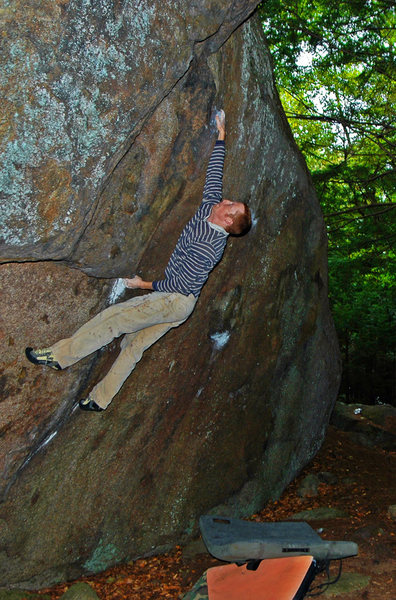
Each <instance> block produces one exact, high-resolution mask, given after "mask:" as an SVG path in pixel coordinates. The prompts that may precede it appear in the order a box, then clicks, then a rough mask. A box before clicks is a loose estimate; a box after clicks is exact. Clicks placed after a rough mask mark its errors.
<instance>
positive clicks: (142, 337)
mask: <svg viewBox="0 0 396 600" xmlns="http://www.w3.org/2000/svg"><path fill="white" fill-rule="evenodd" d="M196 301H197V298H195V297H194V296H193V295H192V294H190V295H189V296H183V294H177V293H165V292H152V293H150V294H147V295H145V296H138V297H136V298H131V299H130V300H126V301H125V302H120V303H118V304H114V305H113V306H109V307H108V308H106V309H105V310H104V311H102V312H101V313H99V314H98V315H96V317H94V318H93V319H91V320H90V321H88V322H87V323H85V325H83V326H82V327H80V329H78V330H77V331H76V333H75V334H74V335H72V336H71V337H70V338H66V339H64V340H60V341H59V342H57V343H56V344H54V345H53V346H52V347H51V350H52V352H53V354H54V358H55V360H57V361H58V363H59V364H60V366H61V367H62V368H65V367H68V366H70V365H72V364H74V363H76V362H77V361H79V360H81V359H82V358H84V357H85V356H88V354H91V352H94V351H95V350H98V349H99V348H101V347H102V346H105V345H106V344H109V343H110V342H111V341H112V340H113V339H114V338H117V337H119V336H120V335H123V334H126V335H124V338H123V340H122V342H121V352H120V354H119V356H118V358H117V359H116V361H115V362H114V364H113V366H112V367H111V369H110V371H109V372H108V373H107V375H106V376H105V377H104V379H102V381H100V382H99V383H98V384H97V385H96V386H95V387H94V388H93V390H92V392H91V394H90V397H91V398H92V399H93V400H94V401H95V402H96V404H98V405H99V406H100V407H101V408H103V409H105V408H106V407H107V406H108V405H109V404H110V402H111V401H112V399H113V398H114V396H115V395H116V394H117V392H118V390H119V389H120V388H121V386H122V384H123V383H124V381H125V380H126V379H127V377H128V375H129V374H130V373H131V372H132V371H133V369H134V368H135V365H136V363H137V362H138V361H139V360H140V359H141V358H142V355H143V352H144V351H145V350H147V348H149V347H150V346H151V345H152V344H154V342H156V341H157V340H158V339H159V338H160V337H162V336H163V335H164V334H165V333H166V332H167V331H169V329H172V327H178V326H179V325H181V324H182V323H183V322H184V321H185V320H186V319H187V318H188V317H189V316H190V314H191V313H192V311H193V309H194V306H195V303H196Z"/></svg>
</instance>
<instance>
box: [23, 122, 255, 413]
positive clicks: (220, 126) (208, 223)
mask: <svg viewBox="0 0 396 600" xmlns="http://www.w3.org/2000/svg"><path fill="white" fill-rule="evenodd" d="M216 126H217V133H218V138H217V140H216V142H215V146H214V148H213V151H212V155H211V157H210V160H209V164H208V168H207V173H206V180H205V187H204V191H203V200H202V203H201V205H200V207H199V208H198V210H197V212H196V213H195V215H194V216H193V217H192V219H191V220H190V221H189V222H188V223H187V225H186V226H185V228H184V229H183V231H182V233H181V235H180V237H179V239H178V242H177V244H176V247H175V249H174V251H173V253H172V255H171V257H170V259H169V262H168V265H167V267H166V269H165V276H164V278H163V279H157V280H155V281H144V280H143V279H142V278H141V277H139V276H138V275H135V276H134V277H132V278H126V279H124V284H125V286H126V287H128V288H132V289H142V290H150V291H151V293H149V294H145V295H144V296H139V297H135V298H131V299H129V300H126V301H125V302H119V303H118V304H114V305H112V306H109V307H108V308H106V309H105V310H103V311H102V312H101V313H99V314H98V315H96V316H95V317H94V318H93V319H91V320H90V321H88V322H87V323H85V325H83V326H82V327H80V329H78V330H77V331H76V332H75V333H74V334H73V335H72V336H71V337H69V338H66V339H63V340H60V341H59V342H57V343H55V344H54V345H53V346H51V347H49V348H41V349H38V348H37V349H34V348H30V347H29V348H26V351H25V353H26V356H27V358H28V359H29V361H30V362H32V363H34V364H36V365H46V366H48V367H52V368H53V369H57V370H62V369H65V368H66V367H69V366H70V365H73V364H74V363H76V362H77V361H79V360H81V359H82V358H84V357H85V356H88V355H89V354H91V353H92V352H94V351H95V350H98V349H99V348H101V347H102V346H105V345H106V344H109V343H110V342H111V341H112V340H113V339H114V338H117V337H119V336H121V335H124V337H123V339H122V341H121V350H120V353H119V355H118V358H117V359H116V360H115V362H114V364H113V365H112V367H111V368H110V370H109V372H108V373H107V375H106V376H105V377H104V378H103V379H102V380H101V381H100V382H99V383H98V384H97V385H96V386H95V387H94V388H93V389H92V391H91V392H90V393H89V395H88V396H87V397H86V398H84V399H81V400H80V401H79V406H80V408H81V409H82V410H86V411H95V412H100V411H103V410H105V409H106V408H107V407H108V405H109V404H110V402H111V401H112V399H113V398H114V396H115V395H116V394H117V392H118V391H119V390H120V388H121V386H122V385H123V383H124V381H125V380H126V379H127V377H128V376H129V375H130V373H131V372H132V371H133V369H134V368H135V365H136V363H137V362H138V361H139V360H140V359H141V357H142V355H143V352H144V351H145V350H146V349H147V348H149V347H150V346H151V345H152V344H154V343H155V342H156V341H157V340H158V339H159V338H160V337H162V336H163V335H164V334H165V333H166V332H167V331H169V329H171V328H172V327H178V326H179V325H181V324H182V323H183V322H184V321H185V320H186V319H187V318H188V317H189V316H190V314H191V313H192V311H193V309H194V307H195V304H196V302H197V299H198V296H199V294H200V291H201V289H202V286H203V285H204V283H205V282H206V280H207V278H208V276H209V273H210V272H211V271H212V269H213V268H214V266H215V265H216V264H217V263H218V262H219V260H220V259H221V257H222V255H223V252H224V248H225V246H226V243H227V238H228V236H229V235H230V234H231V235H236V236H241V235H243V234H245V233H246V232H247V231H248V230H249V229H250V226H251V216H250V210H249V208H248V206H247V205H246V204H245V203H244V202H234V201H232V200H227V199H223V166H224V157H225V134H226V131H225V115H224V112H223V111H219V112H218V113H217V115H216Z"/></svg>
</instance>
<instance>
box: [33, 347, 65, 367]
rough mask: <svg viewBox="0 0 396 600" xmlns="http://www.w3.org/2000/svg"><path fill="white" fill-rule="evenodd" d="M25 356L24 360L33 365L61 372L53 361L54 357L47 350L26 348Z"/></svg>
mask: <svg viewBox="0 0 396 600" xmlns="http://www.w3.org/2000/svg"><path fill="white" fill-rule="evenodd" d="M25 354H26V358H27V359H28V360H30V362H31V363H33V364H34V365H45V366H47V367H51V369H56V370H57V371H61V370H62V367H61V366H60V364H59V363H58V362H57V361H56V360H55V359H54V355H53V353H52V351H51V350H50V349H49V348H37V350H34V349H33V348H26V350H25Z"/></svg>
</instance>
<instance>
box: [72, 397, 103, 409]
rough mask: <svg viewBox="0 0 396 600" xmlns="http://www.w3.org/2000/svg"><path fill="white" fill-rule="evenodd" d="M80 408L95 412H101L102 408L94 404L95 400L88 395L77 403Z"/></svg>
mask: <svg viewBox="0 0 396 600" xmlns="http://www.w3.org/2000/svg"><path fill="white" fill-rule="evenodd" d="M78 405H79V407H80V408H81V410H93V411H95V412H102V411H103V410H104V408H102V407H101V406H99V405H98V404H96V402H95V400H92V398H90V396H88V398H84V400H80V402H79V403H78Z"/></svg>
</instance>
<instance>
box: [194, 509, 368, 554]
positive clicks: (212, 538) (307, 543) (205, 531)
mask: <svg viewBox="0 0 396 600" xmlns="http://www.w3.org/2000/svg"><path fill="white" fill-rule="evenodd" d="M199 526H200V529H201V533H202V538H203V541H204V543H205V545H206V547H207V549H208V551H209V552H210V554H212V556H215V557H216V558H218V559H220V560H224V561H226V562H237V563H244V562H247V561H250V560H262V559H266V558H285V557H286V556H304V555H305V556H313V557H314V558H315V560H321V561H325V560H334V559H340V558H346V557H348V556H355V555H356V554H357V553H358V547H357V544H355V543H354V542H344V541H341V542H335V541H328V540H322V538H321V537H320V536H319V535H318V534H317V533H316V531H314V530H313V529H312V527H310V526H309V525H308V523H305V522H299V521H295V522H294V521H293V522H277V523H257V522H255V521H244V520H242V519H231V518H228V517H220V516H213V515H205V516H202V517H201V518H200V520H199Z"/></svg>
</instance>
